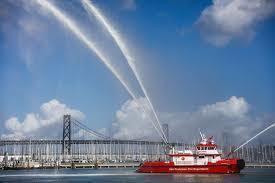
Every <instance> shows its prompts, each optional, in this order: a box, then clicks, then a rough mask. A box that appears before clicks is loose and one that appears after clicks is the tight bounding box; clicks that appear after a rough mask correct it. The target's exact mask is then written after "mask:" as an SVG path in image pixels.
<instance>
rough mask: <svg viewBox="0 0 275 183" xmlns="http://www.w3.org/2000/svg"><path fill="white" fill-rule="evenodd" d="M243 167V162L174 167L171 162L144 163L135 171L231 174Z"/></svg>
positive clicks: (240, 160) (231, 161) (238, 171)
mask: <svg viewBox="0 0 275 183" xmlns="http://www.w3.org/2000/svg"><path fill="white" fill-rule="evenodd" d="M244 166H245V163H244V160H242V159H239V160H235V161H234V160H229V161H227V162H225V161H221V162H219V163H208V164H207V165H174V163H173V162H145V163H143V164H141V166H140V167H139V168H138V169H137V172H139V173H204V174H233V173H240V171H241V169H243V168H244Z"/></svg>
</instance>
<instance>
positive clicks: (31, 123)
mask: <svg viewBox="0 0 275 183" xmlns="http://www.w3.org/2000/svg"><path fill="white" fill-rule="evenodd" d="M64 114H71V115H72V116H73V117H74V118H75V119H79V120H82V119H84V117H85V115H84V114H83V113H82V112H80V111H79V110H76V109H72V108H69V107H68V106H66V105H65V104H62V103H60V102H59V101H58V100H56V99H53V100H51V101H49V102H47V103H44V104H42V105H41V107H40V112H39V113H28V114H27V115H26V117H25V119H24V120H23V121H22V122H20V121H19V119H18V118H17V117H11V118H10V119H8V120H6V122H5V127H6V129H7V130H8V131H9V132H10V133H9V134H4V135H2V138H9V137H13V138H24V137H30V136H35V137H39V136H41V135H42V136H43V135H44V134H47V136H48V137H50V136H57V134H58V131H55V132H52V131H51V130H52V128H55V130H56V126H55V125H56V124H62V116H63V115H64ZM61 127H62V126H61V125H60V129H58V130H59V131H61Z"/></svg>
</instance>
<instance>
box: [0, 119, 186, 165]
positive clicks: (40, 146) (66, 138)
mask: <svg viewBox="0 0 275 183" xmlns="http://www.w3.org/2000/svg"><path fill="white" fill-rule="evenodd" d="M75 128H77V129H78V130H73V129H75ZM164 128H167V129H164V131H165V132H166V136H167V137H168V135H169V134H168V131H169V130H168V125H164ZM80 130H82V132H85V134H86V135H91V136H93V137H95V138H96V139H92V140H91V139H85V138H86V136H85V135H84V136H81V137H80V136H78V137H76V136H77V135H76V134H77V133H73V131H78V132H79V131H80ZM170 145H173V146H175V147H176V148H177V149H179V150H180V149H183V148H185V146H187V145H186V144H183V143H170ZM166 150H167V144H166V143H164V142H163V141H158V142H157V141H147V140H138V139H136V140H134V139H133V140H120V139H114V138H111V137H108V136H106V135H104V134H101V133H99V132H97V131H94V130H92V129H90V128H89V127H87V126H86V125H84V124H83V123H81V122H80V121H78V120H76V119H74V118H73V117H72V116H71V115H64V116H63V136H62V139H24V140H10V139H5V140H1V141H0V157H2V161H3V158H4V157H5V156H7V157H8V159H9V160H22V161H25V160H29V159H31V160H35V161H45V162H54V161H62V162H66V161H67V162H68V161H79V162H94V161H99V162H100V161H102V162H135V161H136V162H140V161H144V160H158V159H165V151H166ZM0 161H1V159H0Z"/></svg>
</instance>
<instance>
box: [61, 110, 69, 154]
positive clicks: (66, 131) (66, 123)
mask: <svg viewBox="0 0 275 183" xmlns="http://www.w3.org/2000/svg"><path fill="white" fill-rule="evenodd" d="M70 154H71V115H69V114H66V115H64V116H63V139H62V155H63V158H64V155H70Z"/></svg>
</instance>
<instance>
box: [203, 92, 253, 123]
mask: <svg viewBox="0 0 275 183" xmlns="http://www.w3.org/2000/svg"><path fill="white" fill-rule="evenodd" d="M200 110H201V112H202V113H203V114H204V115H212V116H213V115H223V116H226V117H228V118H242V117H244V116H245V115H246V113H247V112H248V110H249V104H248V103H247V102H246V101H245V99H244V98H242V97H240V98H237V97H235V96H232V97H231V98H230V99H229V100H226V101H223V102H217V103H215V104H211V105H205V106H203V107H202V108H201V109H200Z"/></svg>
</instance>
